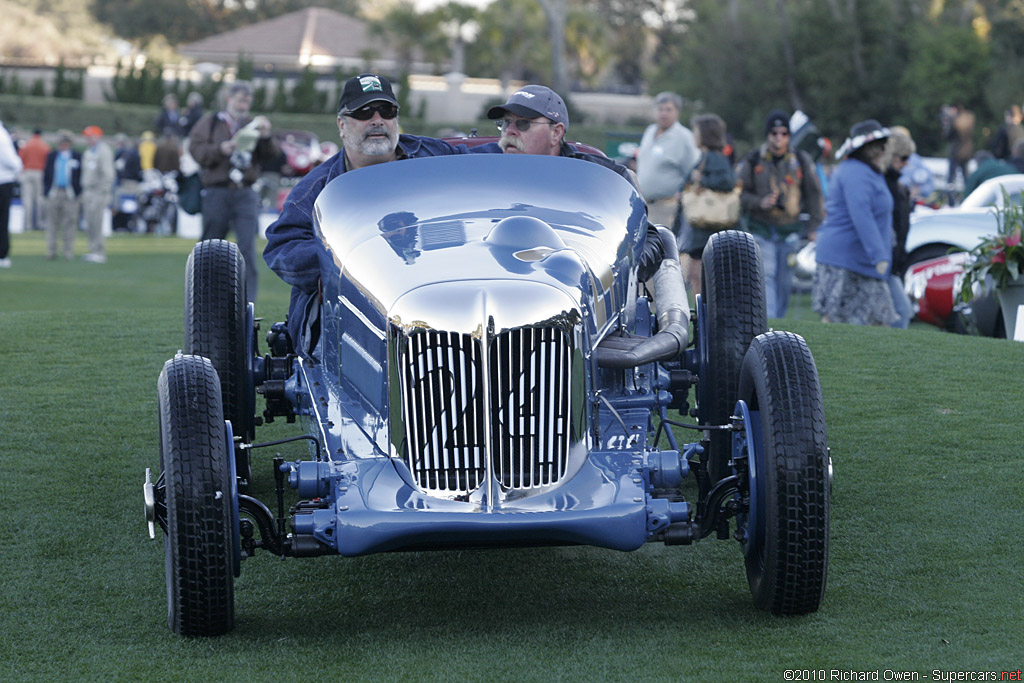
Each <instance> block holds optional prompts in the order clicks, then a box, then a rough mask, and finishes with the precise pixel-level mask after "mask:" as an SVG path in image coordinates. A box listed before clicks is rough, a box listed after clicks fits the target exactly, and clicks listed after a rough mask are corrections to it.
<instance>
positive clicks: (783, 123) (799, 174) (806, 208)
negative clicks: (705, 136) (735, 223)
mask: <svg viewBox="0 0 1024 683" xmlns="http://www.w3.org/2000/svg"><path fill="white" fill-rule="evenodd" d="M764 134H765V142H764V144H762V145H761V146H760V147H758V148H757V149H755V150H753V151H752V152H751V153H750V154H748V155H747V156H746V157H744V159H743V160H742V161H741V162H740V165H739V168H738V169H737V173H736V177H737V179H738V180H739V181H740V183H742V185H743V193H742V194H741V195H740V207H741V210H742V211H743V214H744V215H745V216H746V218H747V229H748V230H749V231H750V232H751V233H752V234H753V236H754V240H755V241H756V242H757V245H758V247H760V248H761V257H762V259H763V260H764V274H765V298H766V300H767V304H768V317H769V318H784V317H785V316H786V310H787V308H788V307H789V296H790V293H791V292H792V289H793V267H792V266H791V265H790V264H789V257H790V255H791V254H794V253H795V252H796V247H797V244H798V241H799V238H800V233H801V232H802V231H805V230H806V232H807V233H808V234H813V233H814V231H815V230H816V229H817V227H818V225H819V224H820V223H821V221H822V218H824V206H823V203H822V195H821V187H820V186H819V185H818V174H817V172H816V171H815V168H814V161H813V160H812V159H811V157H810V155H808V154H807V153H806V152H802V151H800V150H798V149H791V148H790V145H789V114H787V113H786V112H784V111H782V110H779V109H776V110H774V111H772V112H771V113H770V114H768V117H767V119H766V120H765V126H764ZM804 214H806V215H807V216H808V217H809V218H808V222H807V225H806V227H805V226H804V222H803V221H802V220H801V218H800V217H801V215H804Z"/></svg>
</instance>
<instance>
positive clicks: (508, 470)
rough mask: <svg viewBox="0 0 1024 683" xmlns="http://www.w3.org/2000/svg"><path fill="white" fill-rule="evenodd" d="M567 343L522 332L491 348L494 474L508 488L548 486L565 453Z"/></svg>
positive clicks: (539, 331)
mask: <svg viewBox="0 0 1024 683" xmlns="http://www.w3.org/2000/svg"><path fill="white" fill-rule="evenodd" d="M569 359H570V353H569V344H568V339H567V338H566V335H565V333H564V332H562V331H561V330H556V329H554V328H550V327H544V328H522V329H518V330H513V331H511V332H506V333H504V334H502V335H499V336H498V337H497V338H496V339H495V340H494V344H493V345H492V347H491V353H490V358H489V361H490V382H491V387H490V390H491V455H492V462H493V463H494V476H495V477H496V478H497V479H498V481H499V482H501V485H502V486H504V487H506V488H512V489H525V488H532V487H534V486H544V485H547V484H553V483H555V482H557V481H558V480H559V479H561V477H562V475H564V474H565V468H566V464H567V460H568V455H569V377H570V372H569Z"/></svg>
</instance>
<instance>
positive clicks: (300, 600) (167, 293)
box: [0, 233, 1024, 681]
mask: <svg viewBox="0 0 1024 683" xmlns="http://www.w3.org/2000/svg"><path fill="white" fill-rule="evenodd" d="M80 239H82V238H80ZM81 246H82V245H80V247H81ZM191 246H192V245H191V243H190V242H188V241H186V240H178V239H174V238H154V237H147V236H121V235H118V236H116V237H113V238H111V239H110V240H109V242H108V251H109V262H108V263H107V264H105V265H102V266H97V265H93V264H88V263H84V262H81V261H75V262H71V263H67V262H64V261H54V262H51V261H46V260H45V259H44V256H43V255H44V245H43V242H42V238H41V236H40V235H39V234H38V233H36V234H31V235H15V236H14V237H13V250H12V255H11V256H12V259H13V262H14V267H13V268H11V269H10V270H2V271H0V340H2V341H0V584H2V590H0V680H2V681H12V680H89V681H92V680H104V681H105V680H125V681H136V680H161V681H165V680H166V681H181V680H196V681H199V680H202V681H211V680H214V681H215V680H239V679H248V680H314V679H315V680H320V679H333V680H384V681H392V680H399V681H420V680H459V681H461V680H481V681H502V680H517V681H518V680H529V681H548V680H571V681H589V680H622V681H636V680H641V681H647V680H657V681H682V680H687V681H691V680H698V681H704V680H709V681H718V680H736V681H747V680H765V681H781V680H784V677H783V672H784V671H786V670H787V669H811V670H818V669H825V670H826V671H825V673H826V675H831V674H830V672H831V670H832V669H841V670H857V671H872V672H873V671H879V672H884V671H885V670H887V669H888V670H911V671H917V672H919V673H920V676H921V680H932V678H931V676H932V672H933V670H941V671H972V670H984V671H996V672H1001V671H1004V670H1014V671H1016V670H1017V669H1018V668H1020V666H1021V665H1022V664H1024V645H1022V643H1024V619H1022V615H1024V597H1022V578H1024V562H1022V550H1021V546H1022V540H1024V534H1022V531H1021V529H1022V528H1024V495H1022V493H1024V486H1022V483H1021V482H1022V477H1021V469H1022V468H1021V465H1022V464H1024V457H1022V454H1021V434H1022V418H1021V414H1022V407H1024V398H1022V397H1024V373H1022V372H1021V368H1022V367H1024V344H1018V343H1013V342H1008V341H1004V340H992V339H975V338H967V337H957V336H953V335H947V334H940V333H938V332H936V331H934V330H932V329H926V328H920V329H919V328H912V329H910V330H905V331H899V330H890V329H876V328H855V327H849V326H844V325H822V324H820V323H818V322H816V320H815V316H813V315H793V316H792V319H790V320H785V321H773V324H774V325H775V326H776V327H779V328H783V327H785V328H788V329H792V330H794V331H796V332H799V333H800V334H802V335H804V337H805V338H806V339H807V341H808V343H809V345H810V347H811V349H812V351H813V352H814V354H815V358H816V361H817V364H818V368H819V372H820V375H821V379H822V386H823V389H824V396H825V406H826V415H827V419H828V427H829V441H830V446H831V449H832V457H833V460H834V465H835V486H834V490H833V507H832V554H831V561H830V567H829V582H828V589H827V592H826V595H825V600H824V604H823V605H822V608H821V610H820V611H819V612H817V613H815V614H813V615H809V616H805V617H797V618H779V617H773V616H771V615H768V614H765V613H762V612H759V611H757V610H755V609H754V607H753V606H752V603H751V599H750V595H749V592H748V589H747V585H746V578H745V575H744V571H743V563H742V558H741V554H740V551H739V549H738V548H737V547H736V546H735V543H734V542H732V541H728V542H726V541H716V540H714V539H713V538H709V539H707V540H704V541H701V542H700V543H698V544H696V545H694V546H692V547H665V546H663V545H653V544H652V545H650V546H647V547H644V548H642V549H640V550H638V551H636V552H633V553H619V552H615V551H608V550H598V549H592V548H540V549H517V550H488V551H451V552H431V553H427V552H422V553H421V552H416V553H396V554H387V555H376V556H370V557H364V558H358V559H343V558H340V557H324V558H316V559H289V560H281V559H278V558H276V557H274V556H271V555H268V554H262V555H258V556H257V557H255V558H253V559H250V560H247V561H246V562H245V563H244V565H243V567H242V576H241V578H240V579H238V580H237V581H236V584H235V585H236V596H235V600H236V620H237V625H236V628H235V630H234V631H233V632H232V633H231V634H229V635H227V636H223V637H220V638H216V639H209V640H199V639H183V638H179V637H177V636H174V635H172V634H171V633H170V632H169V631H168V629H167V625H166V594H165V589H164V565H163V543H162V541H161V540H159V536H158V540H157V541H150V540H149V539H148V537H147V536H146V531H145V522H144V519H143V509H142V481H143V470H144V468H146V467H152V468H154V469H156V468H157V460H158V445H157V413H156V403H157V400H156V399H157V396H156V379H157V375H158V374H159V371H160V368H161V366H162V364H163V362H164V361H165V360H166V359H167V358H169V357H170V356H172V355H173V354H174V353H175V351H177V350H178V349H179V348H180V347H181V346H182V336H183V331H182V328H183V313H182V299H183V288H184V287H183V279H182V278H183V274H184V270H185V259H186V258H187V255H188V252H189V250H190V249H191ZM260 297H261V298H260V301H259V302H258V304H257V315H259V316H263V317H264V318H265V319H267V320H280V319H283V316H284V313H285V310H286V308H287V298H288V292H287V288H286V287H285V286H284V285H283V284H282V283H280V282H279V281H277V279H276V278H275V277H274V276H273V275H272V274H271V273H270V272H269V271H267V270H266V269H265V268H264V269H263V271H262V272H261V289H260ZM796 310H797V313H799V310H800V309H799V308H797V309H796ZM264 327H266V326H264ZM293 432H295V426H288V425H284V424H281V423H280V422H279V423H275V425H273V426H271V427H269V428H263V429H262V430H261V431H260V432H259V433H258V438H267V439H269V438H276V437H278V436H280V435H286V434H289V433H293ZM265 450H269V449H265ZM281 451H282V454H283V455H284V456H285V457H288V458H292V459H295V458H300V457H304V453H305V447H304V446H301V445H294V446H289V447H282V449H281ZM270 457H272V454H271V453H265V454H263V455H261V456H259V458H262V460H259V461H258V463H257V472H258V474H259V476H260V478H261V479H262V481H261V482H260V483H259V484H258V485H257V488H258V490H257V494H258V495H260V497H262V498H264V499H267V500H272V496H271V495H270V491H271V488H272V485H271V484H269V483H264V482H267V481H269V476H267V475H268V474H269V466H268V465H267V463H266V460H268V459H269V458H270ZM158 534H159V532H158ZM883 675H884V674H883ZM826 680H831V679H828V678H827V679H826ZM883 680H884V679H883ZM947 680H948V679H947Z"/></svg>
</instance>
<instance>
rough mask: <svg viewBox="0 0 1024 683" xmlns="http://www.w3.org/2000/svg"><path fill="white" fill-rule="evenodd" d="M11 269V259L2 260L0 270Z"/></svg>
mask: <svg viewBox="0 0 1024 683" xmlns="http://www.w3.org/2000/svg"><path fill="white" fill-rule="evenodd" d="M10 267H11V259H10V258H0V268H10Z"/></svg>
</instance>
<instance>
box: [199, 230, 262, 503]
mask: <svg viewBox="0 0 1024 683" xmlns="http://www.w3.org/2000/svg"><path fill="white" fill-rule="evenodd" d="M252 335H253V330H252V329H251V324H250V321H249V315H248V300H247V297H246V291H245V259H243V258H242V254H241V252H239V251H238V247H237V246H236V245H235V244H234V243H232V242H228V241H226V240H204V241H202V242H199V243H198V244H196V246H195V247H193V249H192V253H191V255H189V257H188V264H187V265H186V267H185V353H187V354H193V355H196V356H203V357H204V358H208V359H210V362H211V363H213V367H214V369H215V370H216V371H217V375H218V376H219V377H220V384H221V396H222V397H223V399H224V416H225V417H226V418H227V419H228V420H231V427H232V429H233V430H234V433H235V434H237V435H238V436H240V437H242V440H243V441H246V442H251V441H252V440H253V438H254V436H255V432H256V420H255V412H256V408H255V405H256V396H255V389H254V387H253V377H252V358H251V357H250V349H251V348H252V347H251V339H252ZM235 459H236V469H237V471H238V475H239V476H240V477H241V479H242V482H243V486H244V485H246V484H248V482H249V481H250V480H251V471H250V464H249V454H248V451H243V450H238V451H237V452H236V453H235Z"/></svg>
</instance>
